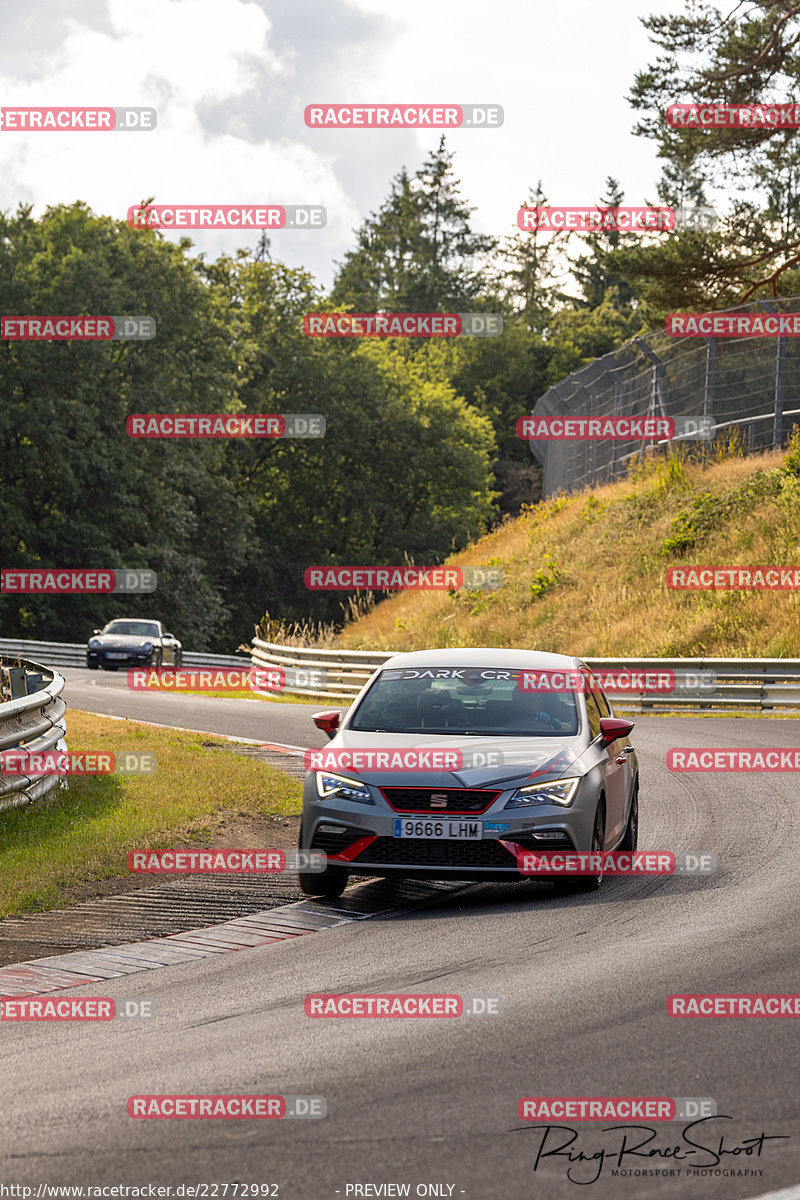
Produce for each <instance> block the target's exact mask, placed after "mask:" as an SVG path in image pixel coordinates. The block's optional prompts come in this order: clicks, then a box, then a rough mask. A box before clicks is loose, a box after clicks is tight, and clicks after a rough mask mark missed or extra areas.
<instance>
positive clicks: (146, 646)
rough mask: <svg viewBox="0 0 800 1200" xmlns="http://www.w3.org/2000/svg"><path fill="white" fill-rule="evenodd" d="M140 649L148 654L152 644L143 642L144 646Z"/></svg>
mask: <svg viewBox="0 0 800 1200" xmlns="http://www.w3.org/2000/svg"><path fill="white" fill-rule="evenodd" d="M142 649H143V650H144V651H146V653H147V654H149V653H150V651H151V650H152V649H153V643H152V642H145V644H144V645H143V646H142Z"/></svg>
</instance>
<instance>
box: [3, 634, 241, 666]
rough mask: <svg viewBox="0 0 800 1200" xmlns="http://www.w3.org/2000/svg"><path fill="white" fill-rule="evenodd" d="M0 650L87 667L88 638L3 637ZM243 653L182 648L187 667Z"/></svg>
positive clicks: (229, 660)
mask: <svg viewBox="0 0 800 1200" xmlns="http://www.w3.org/2000/svg"><path fill="white" fill-rule="evenodd" d="M0 654H7V655H18V654H19V655H22V656H23V657H26V656H29V657H31V658H35V659H36V661H37V662H40V663H46V664H47V665H48V666H51V667H85V666H86V642H33V641H25V640H20V639H18V638H0ZM242 661H243V656H241V655H240V656H239V657H238V658H236V657H234V655H232V654H203V653H195V652H193V651H188V650H184V651H183V666H184V667H185V668H186V669H187V670H199V669H200V668H202V667H241V666H242Z"/></svg>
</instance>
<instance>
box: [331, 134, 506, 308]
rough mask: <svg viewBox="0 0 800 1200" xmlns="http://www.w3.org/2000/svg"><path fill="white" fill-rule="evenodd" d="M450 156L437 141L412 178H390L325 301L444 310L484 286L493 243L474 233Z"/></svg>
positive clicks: (401, 175)
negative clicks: (381, 200)
mask: <svg viewBox="0 0 800 1200" xmlns="http://www.w3.org/2000/svg"><path fill="white" fill-rule="evenodd" d="M473 211H474V209H472V208H470V207H469V206H468V205H466V204H465V203H464V201H463V200H462V198H461V193H460V183H459V181H458V180H457V179H456V178H455V177H454V174H453V155H452V153H451V152H449V151H448V150H447V148H446V145H445V139H444V137H442V139H441V141H440V143H439V146H438V148H437V149H436V150H434V151H432V152H431V153H430V154H429V155H428V157H427V159H426V160H425V162H424V163H423V164H422V166H421V167H420V169H419V170H418V171H417V173H416V175H414V176H413V177H409V175H408V173H407V172H406V171H405V169H404V170H402V171H400V173H399V174H398V175H396V176H395V178H394V179H393V180H392V183H391V187H390V191H389V195H388V197H387V199H386V200H385V201H384V203H383V204H382V205H381V207H380V209H379V210H378V212H377V213H373V214H371V216H369V217H368V218H367V220H366V221H365V222H364V224H363V225H362V226H361V228H360V229H359V230H358V231H357V234H356V248H355V250H351V251H348V253H347V254H346V255H345V259H344V262H343V263H342V265H341V267H340V270H339V272H338V274H337V276H336V280H335V282H334V287H333V292H332V297H333V302H334V303H335V304H337V305H347V306H349V307H351V308H352V309H354V310H355V311H356V312H376V311H390V312H394V311H396V312H448V311H458V306H459V305H462V304H463V305H469V304H470V303H471V302H472V301H474V300H475V299H476V298H477V297H479V296H480V295H481V293H482V292H483V291H485V290H486V288H487V283H488V256H489V254H490V253H491V252H492V251H493V250H494V249H495V247H496V241H495V239H494V238H491V237H487V236H485V235H483V234H478V233H475V232H474V231H473V230H472V227H471V215H472V213H473Z"/></svg>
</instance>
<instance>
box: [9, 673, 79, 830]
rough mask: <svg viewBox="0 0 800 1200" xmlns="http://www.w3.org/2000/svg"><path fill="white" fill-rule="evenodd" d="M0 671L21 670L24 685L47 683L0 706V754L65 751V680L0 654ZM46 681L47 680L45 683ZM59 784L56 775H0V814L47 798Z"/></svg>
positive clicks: (58, 778) (59, 779)
mask: <svg viewBox="0 0 800 1200" xmlns="http://www.w3.org/2000/svg"><path fill="white" fill-rule="evenodd" d="M0 667H1V668H3V669H5V668H12V669H13V668H14V667H22V669H23V671H24V679H25V682H26V685H27V684H28V682H29V681H33V682H34V684H35V680H34V679H33V677H34V676H36V675H41V676H43V677H44V678H45V679H47V680H48V682H47V683H45V686H44V687H43V688H39V689H38V690H37V691H32V692H30V693H29V694H27V695H24V696H19V697H18V698H17V699H15V700H7V701H5V703H0V750H14V749H17V748H18V747H23V746H24V748H25V749H26V750H28V751H31V752H32V753H42V752H44V751H47V750H66V748H67V744H66V741H65V738H66V736H67V726H66V721H65V713H66V711H67V706H66V704H65V703H64V701H63V700H62V699H61V693H62V692H63V690H64V686H65V684H66V680H65V679H64V676H63V675H59V673H58V672H57V671H52V670H49V669H48V667H47V666H45V665H44V664H42V663H39V662H31V661H30V660H28V659H25V660H21V659H19V658H18V657H14V656H13V655H6V654H2V653H0ZM48 677H49V679H48ZM60 781H61V776H60V775H55V774H52V775H40V776H36V777H32V776H30V775H10V774H1V773H0V813H3V812H6V811H8V810H10V809H13V808H22V807H24V806H25V805H28V804H33V802H34V801H35V800H40V799H41V798H42V797H43V796H47V795H48V794H49V793H50V792H52V791H53V790H54V789H55V788H56V787H58V785H59V783H60Z"/></svg>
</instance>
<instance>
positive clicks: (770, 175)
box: [617, 0, 800, 315]
mask: <svg viewBox="0 0 800 1200" xmlns="http://www.w3.org/2000/svg"><path fill="white" fill-rule="evenodd" d="M643 24H644V26H645V28H646V29H647V31H648V34H649V36H650V39H651V41H652V42H653V43H654V45H655V46H656V47H657V48H658V49H659V51H661V53H660V54H658V55H657V57H656V59H655V61H654V62H653V63H651V64H650V65H649V66H648V67H647V68H646V69H645V70H643V71H641V72H639V73H638V74H637V76H636V78H635V81H634V85H633V87H632V89H631V93H630V97H629V98H630V102H631V105H632V106H633V108H634V109H636V110H637V111H638V112H639V113H641V114H642V116H641V118H640V120H639V122H638V124H637V125H636V127H635V130H634V132H635V133H636V134H638V135H639V136H643V137H649V138H651V139H653V140H654V141H655V142H656V143H657V145H658V150H659V157H660V158H662V159H663V160H664V163H665V167H664V173H663V175H662V180H661V183H660V185H659V186H660V194H661V196H662V199H664V200H665V201H666V202H667V203H673V202H674V201H675V200H681V201H683V200H685V199H687V198H688V199H691V200H699V199H700V198H701V197H704V196H705V194H706V190H707V188H708V187H709V186H715V187H717V188H719V189H721V190H722V189H724V190H725V191H726V192H728V194H735V193H736V192H738V193H739V194H740V195H741V197H742V198H741V199H739V200H737V201H735V202H734V204H733V206H732V208H733V211H732V213H731V219H730V220H729V221H726V222H724V223H723V224H722V226H721V227H720V228H719V230H718V231H717V232H716V234H715V235H713V236H703V235H699V236H698V235H695V234H692V235H689V234H683V235H681V236H680V237H679V238H678V239H675V241H676V243H677V244H676V246H661V247H657V248H653V249H652V250H649V251H648V250H639V251H637V250H633V251H632V252H629V251H625V252H624V253H622V254H620V255H619V256H618V257H617V265H618V267H619V269H620V272H621V274H622V275H623V276H624V277H625V278H626V279H628V280H629V281H633V282H634V283H635V282H636V281H637V280H641V281H643V280H645V279H646V278H647V277H648V276H649V277H650V278H651V282H650V283H649V284H647V285H645V289H644V293H645V298H646V300H647V302H648V309H649V312H650V313H652V314H654V315H655V314H656V313H659V312H663V311H664V308H665V305H666V304H668V303H670V302H672V301H673V300H674V298H675V297H676V296H678V297H681V296H685V298H686V299H687V301H688V300H689V299H690V298H691V297H692V296H696V295H698V294H705V295H706V297H707V302H708V304H709V305H711V304H712V303H714V304H723V303H726V304H731V303H734V304H735V303H743V302H745V301H748V300H750V299H752V298H753V297H755V296H757V295H758V294H759V293H760V294H762V295H763V294H771V295H773V296H777V295H779V294H781V293H782V292H784V294H785V291H784V285H783V284H782V282H781V277H782V276H783V274H784V273H785V272H787V271H789V270H791V268H792V267H794V266H795V265H796V264H797V263H800V219H799V218H800V197H799V196H798V177H799V176H798V164H799V163H800V159H799V158H798V151H797V147H796V141H797V139H796V131H794V130H791V129H786V128H784V129H781V128H763V129H758V128H754V129H749V128H737V129H723V128H713V129H673V128H670V127H669V126H667V124H666V116H665V114H666V108H667V105H668V104H670V103H674V102H677V101H680V100H682V99H683V98H684V97H685V98H686V99H687V100H688V101H690V102H695V103H703V102H708V103H727V104H751V103H757V102H759V103H760V102H769V101H771V100H773V99H775V100H779V101H786V100H789V99H790V98H791V97H792V95H793V94H796V91H797V76H798V71H799V70H800V3H798V0H750V2H749V3H746V4H745V3H739V4H736V5H735V7H734V8H733V9H732V10H731V11H730V12H729V13H728V14H727V15H723V14H722V13H721V12H720V11H719V9H717V8H716V7H714V6H713V5H711V4H708V3H705V2H699V3H692V4H690V6H689V10H688V12H687V14H686V15H670V16H660V15H657V16H649V17H646V18H643ZM759 194H761V195H766V197H767V203H766V205H765V206H764V205H760V204H757V203H754V202H753V200H752V196H753V195H759Z"/></svg>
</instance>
